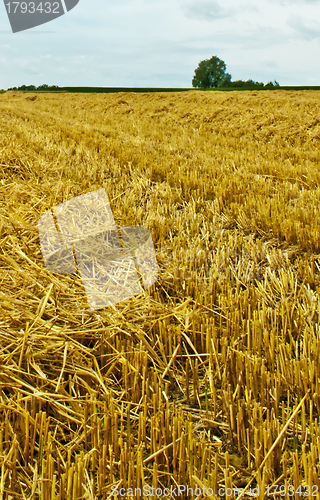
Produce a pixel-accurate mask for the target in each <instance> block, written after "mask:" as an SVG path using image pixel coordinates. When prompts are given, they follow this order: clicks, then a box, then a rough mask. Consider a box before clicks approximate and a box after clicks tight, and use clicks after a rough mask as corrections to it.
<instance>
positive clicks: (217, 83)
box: [192, 56, 231, 89]
mask: <svg viewBox="0 0 320 500" xmlns="http://www.w3.org/2000/svg"><path fill="white" fill-rule="evenodd" d="M230 82H231V75H229V73H226V63H225V62H224V61H222V60H221V59H219V57H217V56H212V57H211V59H205V60H204V61H201V62H200V63H199V66H198V67H197V69H196V70H195V72H194V77H193V79H192V86H193V87H196V88H202V89H205V88H215V87H224V86H228V84H229V83H230Z"/></svg>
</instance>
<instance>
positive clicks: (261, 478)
mask: <svg viewBox="0 0 320 500" xmlns="http://www.w3.org/2000/svg"><path fill="white" fill-rule="evenodd" d="M319 146H320V100H319V93H318V92H317V91H301V92H291V91H282V90H278V91H265V92H260V93H259V92H247V91H244V92H236V91H235V92H196V91H190V92H180V93H179V92H177V93H170V94H169V93H158V94H134V93H126V94H121V93H118V94H99V95H95V94H91V95H88V94H87V95H81V94H73V95H68V94H49V93H48V94H45V93H41V94H32V93H26V94H24V93H22V92H6V93H5V94H3V95H1V96H0V363H1V370H0V499H8V500H9V499H11V498H12V499H18V498H21V499H30V500H31V499H39V500H40V499H41V500H80V499H90V500H91V499H99V500H100V499H103V500H105V499H108V498H118V499H120V498H124V497H127V496H129V497H130V494H131V493H133V495H132V497H134V498H138V499H139V498H142V497H143V495H141V496H140V495H139V488H140V489H141V490H142V491H141V493H143V487H144V488H145V489H144V496H145V497H147V496H148V497H149V498H170V497H172V498H176V497H177V487H178V485H181V489H180V496H179V497H178V498H197V497H198V496H199V491H200V490H201V491H202V492H204V495H203V497H204V498H225V499H231V498H240V497H241V498H244V499H248V498H253V497H255V498H260V499H263V498H267V495H268V493H269V494H270V497H271V496H273V494H275V495H276V496H275V498H285V499H286V500H287V499H289V498H300V499H301V498H308V497H310V498H311V497H312V498H317V499H318V498H319V496H320V481H319V476H320V470H319V469H320V467H319V455H320V434H319V432H320V429H319V425H320V422H319V415H320V387H319V382H320V304H319V284H320V232H319V231H320V217H319V206H320V205H319V202H320V167H319V163H320V162H319V161H320V148H319ZM99 188H105V189H106V191H107V194H108V197H109V200H110V203H111V208H112V211H113V214H114V217H115V220H116V223H117V225H118V226H144V227H146V228H148V229H149V230H150V232H151V234H152V238H153V242H154V246H155V249H156V255H157V260H158V266H159V278H158V280H157V282H156V283H155V284H154V285H153V286H152V287H151V288H150V289H148V290H147V291H146V292H144V293H143V294H141V295H139V296H136V297H133V298H131V299H128V300H126V301H124V302H121V303H119V304H117V305H116V306H114V307H107V308H105V309H101V310H99V311H95V312H92V311H90V309H89V306H88V304H87V301H86V295H85V292H84V288H83V285H82V283H81V279H80V277H79V276H74V275H59V274H53V273H50V272H49V271H48V270H47V269H46V267H45V265H44V262H43V258H42V254H41V249H40V242H39V237H38V229H37V224H38V221H39V218H40V217H41V215H42V214H43V213H44V212H45V211H46V210H48V209H50V208H51V207H53V206H55V205H57V204H59V203H62V202H64V201H66V200H68V199H70V198H73V197H75V196H78V195H81V194H84V193H87V192H89V191H94V190H96V189H99ZM187 486H188V487H189V496H188V497H187V494H186V491H183V487H185V488H186V487H187ZM152 487H154V488H158V492H156V491H155V490H154V491H153V493H154V496H153V497H152V495H150V492H151V491H152V490H151V488H152ZM120 488H123V490H122V491H123V492H124V496H121V495H122V494H121V492H120ZM129 488H131V489H132V490H129ZM165 488H168V489H169V490H170V488H171V490H170V491H169V494H167V493H168V490H165ZM196 488H198V489H197V490H196ZM135 489H136V491H135ZM190 489H193V490H194V491H193V494H191V491H190ZM258 491H259V496H258V497H257V492H258ZM112 493H118V496H112ZM135 493H136V494H135ZM241 495H242V496H241ZM200 498H201V497H200Z"/></svg>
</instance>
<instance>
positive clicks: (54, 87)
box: [7, 83, 59, 90]
mask: <svg viewBox="0 0 320 500" xmlns="http://www.w3.org/2000/svg"><path fill="white" fill-rule="evenodd" d="M58 88H59V87H58V85H51V86H50V85H47V84H46V83H43V84H42V85H39V87H36V86H35V85H21V87H11V88H10V89H7V90H57V89H58Z"/></svg>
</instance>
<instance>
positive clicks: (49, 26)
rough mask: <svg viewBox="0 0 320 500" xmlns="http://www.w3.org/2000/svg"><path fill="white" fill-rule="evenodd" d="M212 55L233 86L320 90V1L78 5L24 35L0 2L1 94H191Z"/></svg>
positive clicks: (93, 0) (95, 1) (130, 0)
mask: <svg viewBox="0 0 320 500" xmlns="http://www.w3.org/2000/svg"><path fill="white" fill-rule="evenodd" d="M0 2H1V0H0ZM5 2H6V3H7V2H8V0H5ZM213 55H217V56H218V57H219V58H220V59H223V60H224V61H225V63H226V65H227V72H228V73H230V74H231V75H232V79H233V80H237V79H244V80H247V79H248V78H252V79H253V80H257V81H263V82H264V83H267V82H268V81H270V80H274V79H275V80H277V81H278V82H279V83H280V85H320V65H319V63H318V62H319V56H320V0H260V1H259V2H256V1H250V0H247V1H246V0H244V1H242V0H220V1H214V0H117V1H112V2H111V1H109V0H80V1H79V3H78V5H77V6H76V7H74V9H72V10H71V11H70V12H68V13H67V14H65V15H63V16H61V17H59V18H57V19H55V20H53V21H51V22H49V23H46V24H43V25H42V26H39V27H37V28H33V29H31V30H27V31H24V32H20V33H12V31H11V27H10V23H9V20H8V17H7V13H6V7H5V5H4V2H1V3H0V89H1V88H3V89H7V88H8V87H13V86H19V85H30V84H33V85H37V86H38V85H41V84H42V83H47V84H49V85H59V86H73V85H74V86H102V87H117V86H121V87H189V88H190V87H191V86H192V85H191V81H192V77H193V75H194V70H195V68H196V67H197V66H198V64H199V62H200V61H201V60H203V59H209V58H210V57H211V56H213Z"/></svg>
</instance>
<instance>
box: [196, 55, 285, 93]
mask: <svg viewBox="0 0 320 500" xmlns="http://www.w3.org/2000/svg"><path fill="white" fill-rule="evenodd" d="M192 86H193V87H195V88H203V89H205V88H218V87H253V88H254V87H259V88H261V87H263V88H273V87H280V84H279V83H278V82H277V81H276V80H274V81H273V82H268V83H267V84H266V85H265V84H264V83H263V82H255V81H254V80H251V79H249V80H246V81H244V80H236V81H234V82H233V81H231V75H230V74H229V73H226V63H225V62H224V61H222V59H219V57H217V56H212V57H211V59H205V60H203V61H200V63H199V65H198V67H197V69H196V70H195V72H194V77H193V79H192Z"/></svg>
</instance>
